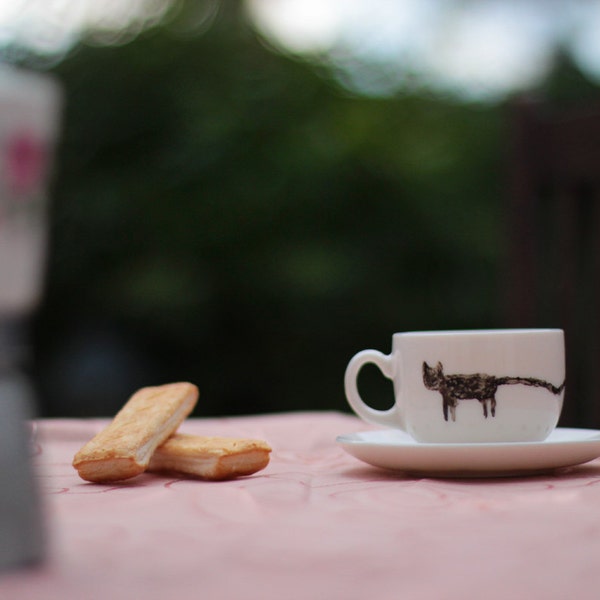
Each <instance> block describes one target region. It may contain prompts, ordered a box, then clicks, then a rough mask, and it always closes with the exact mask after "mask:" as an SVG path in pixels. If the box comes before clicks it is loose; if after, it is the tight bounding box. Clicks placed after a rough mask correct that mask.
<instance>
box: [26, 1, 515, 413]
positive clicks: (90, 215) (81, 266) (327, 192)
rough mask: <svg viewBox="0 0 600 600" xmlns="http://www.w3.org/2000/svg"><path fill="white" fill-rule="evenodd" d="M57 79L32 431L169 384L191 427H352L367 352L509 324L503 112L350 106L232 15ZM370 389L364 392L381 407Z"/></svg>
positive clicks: (166, 33) (412, 98)
mask: <svg viewBox="0 0 600 600" xmlns="http://www.w3.org/2000/svg"><path fill="white" fill-rule="evenodd" d="M55 72H56V74H57V76H58V77H59V78H60V80H61V81H62V83H63V85H64V88H65V95H66V100H67V104H66V109H65V118H64V127H63V138H62V141H61V145H60V148H59V153H58V158H57V170H56V177H55V185H54V190H53V206H52V208H53V210H52V232H51V233H52V245H51V254H50V261H49V266H48V280H47V293H46V297H45V300H44V303H43V306H42V307H41V309H40V312H39V315H38V317H37V320H36V324H35V336H36V348H37V351H36V352H37V354H36V361H37V366H38V369H37V373H38V383H39V387H40V392H41V412H42V413H43V414H45V415H97V414H98V415H102V414H106V415H108V414H112V413H114V411H115V410H116V408H118V407H119V406H120V405H121V404H122V403H123V401H124V396H125V395H126V394H129V393H130V392H132V391H133V389H135V388H136V387H138V386H140V385H150V384H157V383H163V382H166V381H170V380H190V381H194V382H195V383H197V384H198V386H199V387H200V389H201V400H200V403H199V406H198V409H197V413H198V414H202V415H208V414H231V413H254V412H262V411H283V410H304V409H336V410H338V409H345V408H346V404H345V400H344V394H343V385H342V381H343V373H344V369H345V366H346V363H347V362H348V360H349V359H350V357H351V356H352V355H353V354H354V353H355V352H357V351H358V350H360V349H363V348H367V347H376V348H379V349H381V350H382V351H386V352H387V351H388V350H389V346H390V339H391V334H392V333H393V332H395V331H402V330H411V329H440V328H472V327H495V326H501V325H502V311H501V307H502V301H503V298H502V293H501V286H500V282H501V279H502V268H503V256H504V247H505V241H504V240H505V222H504V217H505V206H504V205H505V198H504V186H505V156H504V144H505V141H506V130H505V127H506V114H505V111H504V108H503V107H502V106H496V105H485V104H482V105H479V104H465V103H460V102H458V101H457V100H453V99H450V98H440V97H435V96H433V95H430V94H427V93H423V94H416V93H414V94H406V95H398V96H397V97H394V98H387V99H378V98H367V97H360V96H357V95H352V94H350V93H348V92H346V91H344V90H343V89H342V88H340V87H339V86H338V85H337V84H335V83H333V82H332V80H331V79H330V78H328V76H327V73H326V70H325V69H324V68H323V67H322V66H319V65H316V64H310V63H307V62H302V61H299V60H296V59H293V58H291V57H288V56H285V55H282V54H280V53H277V52H274V51H273V50H272V49H270V48H269V47H267V46H266V45H265V43H264V42H263V41H262V40H261V39H259V37H258V36H257V34H256V33H255V32H254V31H253V29H252V28H251V27H249V26H248V24H247V23H246V22H245V21H244V20H243V18H242V15H241V14H240V13H239V12H238V11H224V12H222V13H221V14H220V15H219V17H218V18H217V19H216V21H215V22H214V23H213V24H212V26H211V27H210V28H208V29H207V30H206V31H204V32H203V33H202V34H196V35H191V34H186V35H184V34H182V33H181V28H180V27H178V26H177V23H176V22H175V23H173V22H171V23H168V24H165V25H164V26H161V27H158V28H155V29H152V30H151V31H148V32H146V33H144V34H143V35H141V36H139V37H138V38H137V39H136V40H135V41H133V42H131V43H128V44H125V45H122V46H113V47H93V46H85V45H81V46H80V47H79V48H78V49H77V50H76V51H75V52H73V53H72V54H71V55H69V56H68V57H67V58H66V59H65V60H64V61H63V62H61V63H60V64H59V65H58V66H57V67H56V68H55ZM367 371H368V369H367ZM381 380H382V378H381V377H379V378H378V377H376V376H373V375H371V374H369V373H368V372H367V373H365V375H364V378H363V380H362V381H363V383H362V384H361V385H363V386H366V388H367V389H369V390H372V394H373V395H374V396H381V397H383V396H386V395H387V394H390V395H391V385H390V386H388V385H387V382H382V381H381ZM390 400H391V396H390Z"/></svg>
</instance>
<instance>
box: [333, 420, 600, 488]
mask: <svg viewBox="0 0 600 600" xmlns="http://www.w3.org/2000/svg"><path fill="white" fill-rule="evenodd" d="M394 431H396V432H398V433H401V434H403V435H404V436H406V437H405V438H404V439H402V438H400V440H397V441H396V442H395V443H394V442H391V443H390V442H387V443H386V442H382V441H376V440H375V441H373V439H371V440H360V439H358V438H357V437H356V436H359V435H361V434H362V435H364V434H368V435H369V436H370V437H371V438H373V436H375V438H377V435H382V436H383V435H385V434H388V436H389V433H390V432H394ZM554 432H558V433H559V434H563V435H564V434H567V435H568V434H569V433H572V434H575V435H577V436H578V437H577V439H573V438H572V437H571V438H567V439H560V440H553V439H551V436H549V438H547V439H546V440H544V441H540V442H493V443H468V444H467V443H461V444H455V443H438V444H432V443H421V442H417V441H416V440H414V439H412V438H411V437H410V436H409V435H408V434H407V433H406V432H402V431H399V430H392V429H372V430H368V431H361V432H356V433H350V434H345V435H340V436H338V437H337V438H336V442H337V443H338V444H339V445H340V446H341V448H342V449H343V450H344V451H345V452H347V453H348V454H349V455H350V456H353V457H354V458H356V459H358V460H359V461H362V462H363V463H366V464H369V465H371V466H373V467H377V468H381V469H385V470H387V471H395V472H402V473H405V474H410V475H419V476H425V477H440V478H444V477H452V478H456V477H465V478H486V477H487V478H489V477H510V476H529V475H541V474H547V473H552V472H556V471H557V470H559V469H564V468H569V467H574V466H577V465H582V464H585V463H587V462H590V461H592V460H595V459H597V458H599V457H600V430H596V429H579V428H556V429H555V430H554ZM554 432H553V433H554ZM551 435H552V434H551ZM582 435H583V436H584V437H581V436H582ZM388 439H389V438H388Z"/></svg>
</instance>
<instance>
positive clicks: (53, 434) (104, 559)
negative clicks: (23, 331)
mask: <svg viewBox="0 0 600 600" xmlns="http://www.w3.org/2000/svg"><path fill="white" fill-rule="evenodd" d="M104 424H105V421H101V420H91V421H83V420H54V421H51V420H47V421H41V422H39V424H38V444H39V447H38V452H37V457H36V462H37V466H38V470H39V484H40V488H41V492H42V495H43V500H44V504H45V508H46V516H47V524H48V538H49V547H48V560H47V562H46V563H45V564H44V565H43V566H42V567H40V568H35V569H25V570H22V571H19V572H13V573H8V574H3V575H0V598H2V600H12V599H36V600H37V599H43V600H59V599H60V600H65V599H71V598H72V599H77V600H79V599H93V598H103V599H109V600H112V599H121V598H127V599H132V598H135V599H138V598H144V599H154V598H171V599H177V600H185V599H188V598H189V599H191V598H194V599H196V598H204V599H206V600H215V599H216V600H219V599H225V600H227V599H237V598H244V599H254V598H256V599H261V600H268V599H271V598H277V599H278V600H284V599H285V600H294V599H296V598H298V599H300V598H301V599H303V600H304V599H307V600H315V599H321V598H322V599H327V600H332V599H338V598H340V599H341V598H344V599H354V598H356V599H359V598H360V599H361V600H362V599H364V598H372V599H387V598H390V599H391V598H393V599H398V598H407V599H410V600H419V599H421V598H423V599H435V600H443V599H445V598H448V599H451V598H461V599H470V598H485V599H486V600H491V599H492V600H493V599H500V598H502V599H506V598H532V599H533V598H544V599H545V600H548V599H555V598H561V599H562V598H565V599H567V598H568V599H572V598H577V599H578V600H585V599H588V598H589V599H594V600H596V599H598V598H600V461H594V462H591V463H588V464H587V465H583V466H580V467H576V468H573V469H571V470H569V471H567V472H565V473H561V474H560V475H546V476H537V477H530V478H508V479H492V480H461V479H457V480H451V479H446V480H435V479H427V478H414V477H408V476H402V475H401V474H396V473H390V472H387V471H383V470H378V469H376V468H373V467H368V466H367V465H364V464H362V463H360V462H358V461H357V460H356V459H354V458H352V457H350V456H349V455H347V454H346V453H345V452H344V451H343V450H342V449H341V448H339V447H337V446H336V445H335V442H334V440H335V437H336V435H338V434H341V433H350V432H353V431H360V430H363V429H365V428H366V426H365V425H364V424H361V422H360V421H359V420H358V419H356V418H354V417H352V416H349V415H343V414H336V413H296V414H288V415H270V416H257V417H247V418H229V419H202V420H201V419H191V420H188V421H186V422H185V423H184V425H183V426H182V430H183V431H188V432H190V433H198V434H207V435H229V436H245V437H258V438H263V439H265V440H267V441H269V442H270V443H271V445H272V447H273V454H272V459H271V463H270V465H269V466H268V467H267V469H265V470H264V471H262V472H261V473H258V474H256V475H254V476H252V477H248V478H245V479H238V480H234V481H226V482H217V483H211V482H203V481H192V480H179V479H173V478H167V477H159V476H155V475H148V474H145V475H142V476H140V477H138V478H136V479H134V480H132V481H131V482H130V483H124V484H121V485H94V484H89V483H85V482H84V481H82V480H80V479H79V477H78V475H77V473H76V472H75V471H74V470H73V468H72V467H71V464H70V463H71V459H72V457H73V454H74V453H75V451H76V450H77V449H78V448H79V447H80V446H81V445H82V444H83V443H84V442H85V441H87V440H88V439H89V438H90V437H91V436H92V435H93V434H94V433H95V432H96V431H98V430H99V429H100V428H101V427H102V426H103V425H104Z"/></svg>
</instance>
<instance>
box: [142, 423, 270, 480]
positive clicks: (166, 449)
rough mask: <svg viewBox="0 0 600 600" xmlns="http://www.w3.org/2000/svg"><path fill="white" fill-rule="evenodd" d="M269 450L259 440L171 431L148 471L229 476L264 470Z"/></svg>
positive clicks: (153, 458)
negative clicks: (172, 432)
mask: <svg viewBox="0 0 600 600" xmlns="http://www.w3.org/2000/svg"><path fill="white" fill-rule="evenodd" d="M270 452H271V448H270V446H269V445H268V444H267V443H266V442H263V441H261V440H250V439H235V438H224V437H204V436H197V435H189V434H184V433H175V434H173V435H172V436H171V437H170V438H169V439H168V440H167V441H166V442H165V443H164V444H162V445H161V446H159V447H158V448H157V449H156V451H155V452H154V454H153V456H152V459H151V460H150V465H149V467H148V470H149V471H167V472H171V473H180V474H182V475H188V476H190V475H191V476H193V477H198V478H201V479H211V480H219V479H231V478H233V477H239V476H242V475H251V474H252V473H256V472H257V471H260V470H261V469H264V468H265V467H266V466H267V465H268V464H269V454H270Z"/></svg>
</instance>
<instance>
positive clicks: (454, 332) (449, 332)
mask: <svg viewBox="0 0 600 600" xmlns="http://www.w3.org/2000/svg"><path fill="white" fill-rule="evenodd" d="M539 333H564V330H563V329H559V328H512V329H501V328H498V329H444V330H439V331H436V330H423V331H399V332H396V333H394V335H393V337H396V336H398V337H399V336H402V337H410V336H415V337H417V336H418V337H436V336H442V337H451V336H473V337H477V336H484V335H494V336H503V335H512V336H515V335H516V336H518V335H531V334H539Z"/></svg>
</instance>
